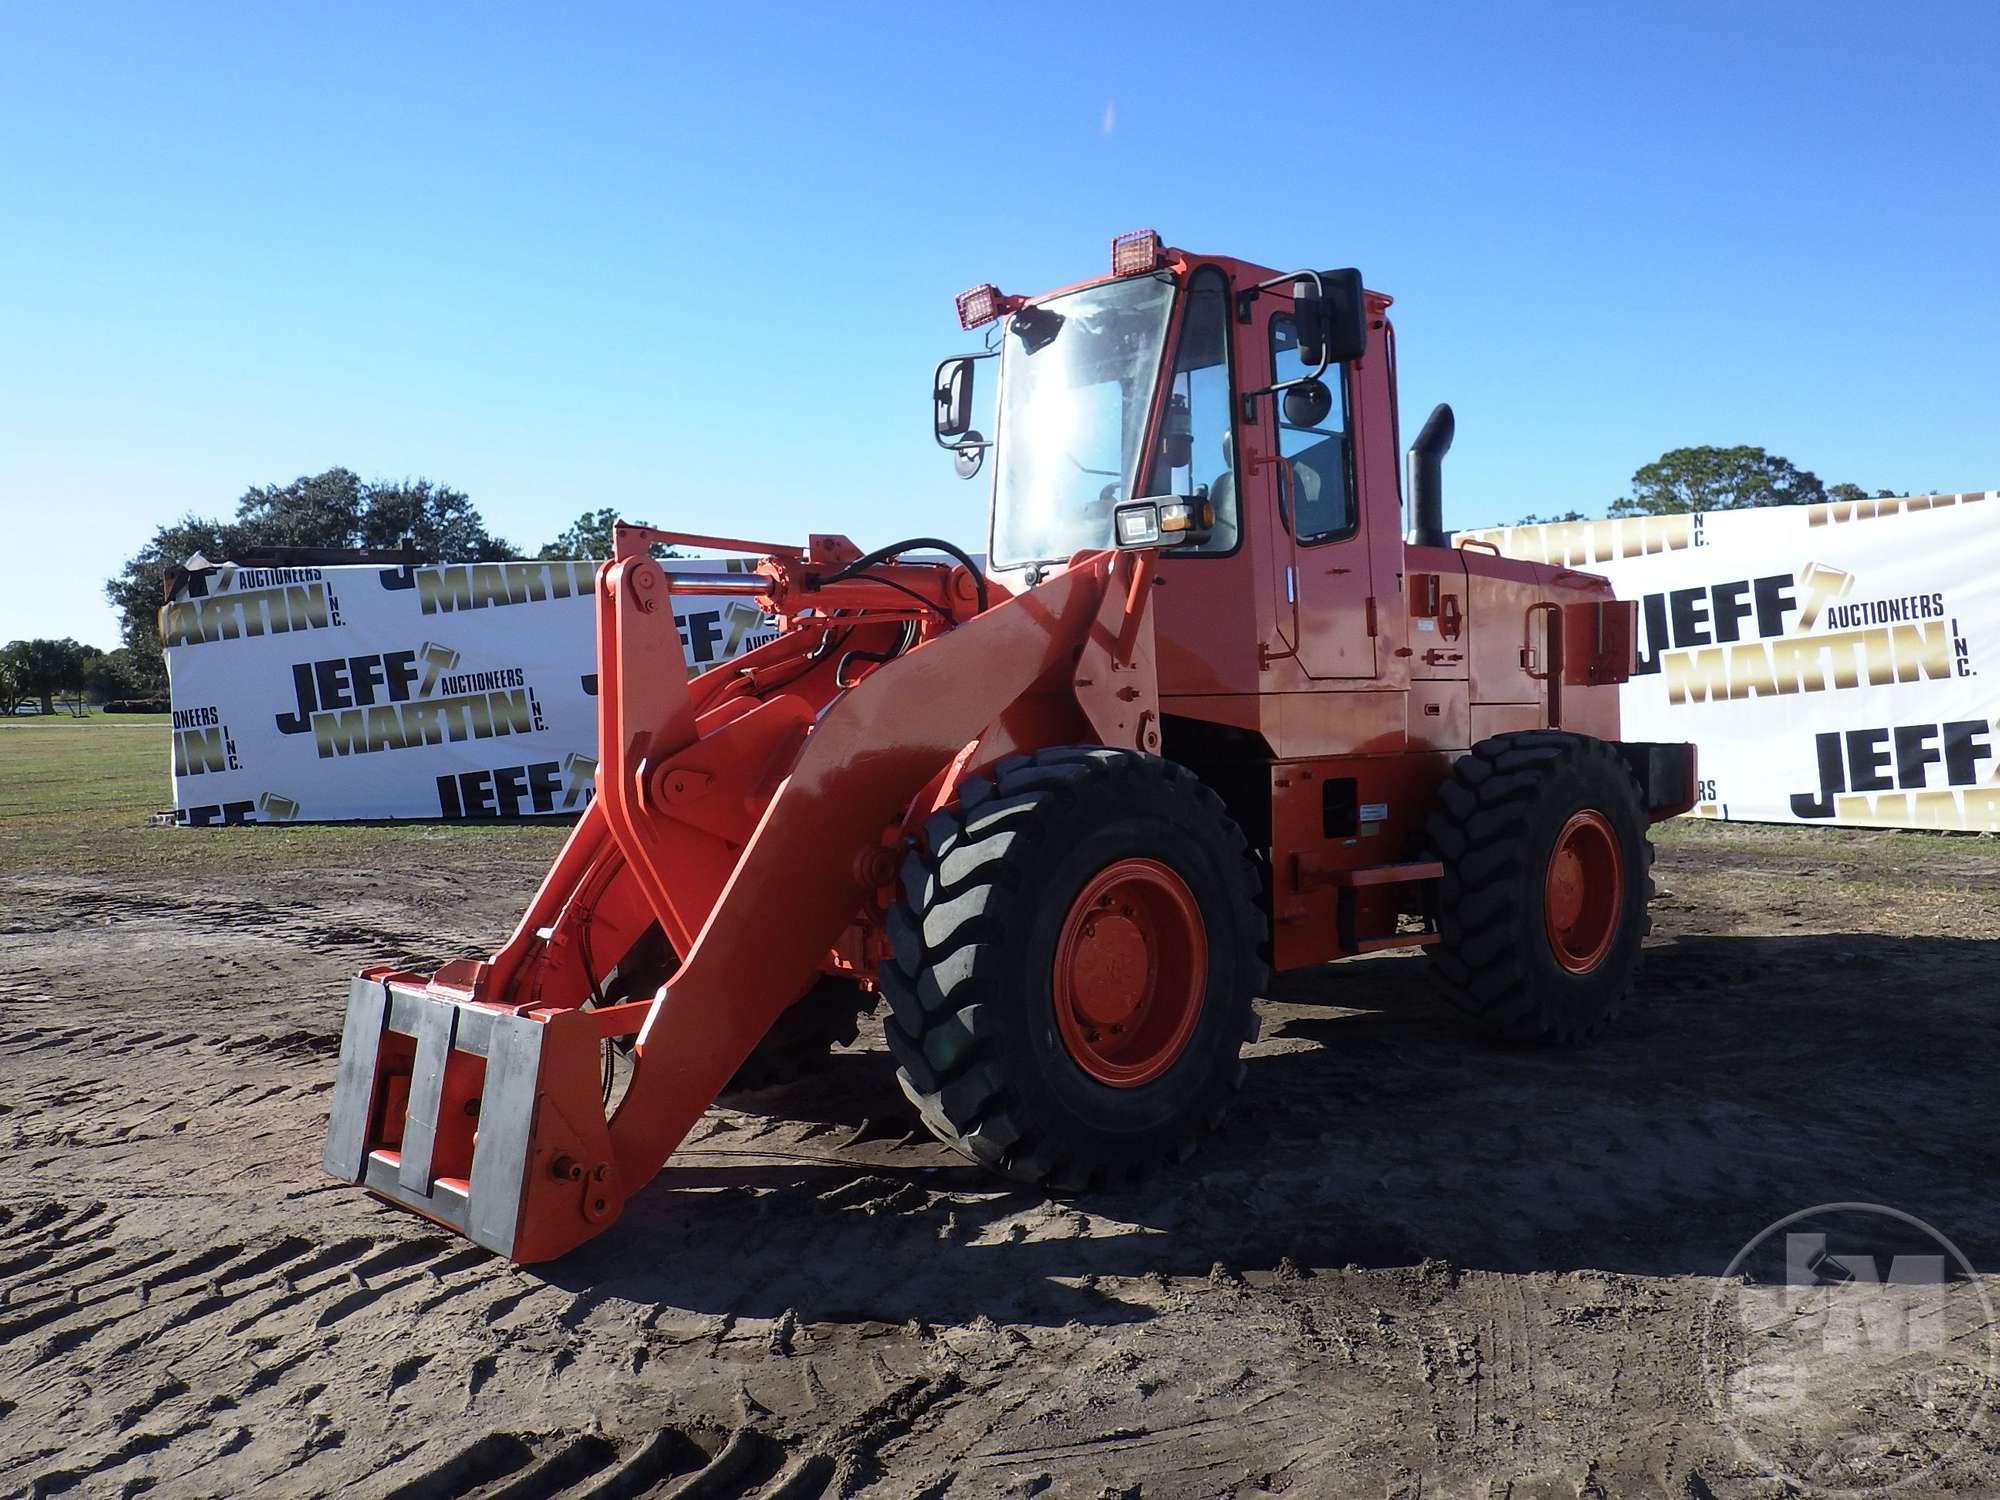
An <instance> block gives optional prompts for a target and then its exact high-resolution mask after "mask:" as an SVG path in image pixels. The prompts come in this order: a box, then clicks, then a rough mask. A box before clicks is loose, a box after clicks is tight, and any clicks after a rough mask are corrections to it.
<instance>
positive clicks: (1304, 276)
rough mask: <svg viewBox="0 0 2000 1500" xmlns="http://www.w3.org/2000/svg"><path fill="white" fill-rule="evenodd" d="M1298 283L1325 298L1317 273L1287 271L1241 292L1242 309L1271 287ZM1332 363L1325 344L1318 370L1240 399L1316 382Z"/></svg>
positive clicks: (1330, 350) (1331, 357)
mask: <svg viewBox="0 0 2000 1500" xmlns="http://www.w3.org/2000/svg"><path fill="white" fill-rule="evenodd" d="M1300 281H1311V282H1312V284H1313V295H1314V296H1316V297H1321V298H1323V297H1325V296H1326V283H1325V282H1323V281H1321V280H1320V279H1319V272H1317V271H1287V272H1286V273H1285V274H1284V275H1282V276H1273V277H1272V278H1271V279H1270V280H1269V281H1260V282H1258V283H1257V284H1256V285H1255V286H1253V287H1250V288H1248V289H1247V290H1245V291H1244V292H1242V293H1241V294H1240V297H1241V301H1242V304H1243V307H1244V308H1245V309H1246V311H1247V309H1248V308H1249V306H1250V304H1251V303H1252V302H1253V301H1255V300H1256V297H1257V294H1258V293H1259V292H1268V291H1269V290H1270V289H1271V288H1272V287H1274V286H1283V285H1285V284H1286V283H1287V282H1292V283H1297V282H1300ZM1332 363H1333V345H1332V344H1331V343H1327V344H1325V345H1323V346H1322V347H1321V349H1320V352H1319V368H1318V369H1317V370H1314V371H1313V372H1312V374H1310V375H1300V376H1297V377H1295V378H1294V379H1291V380H1281V381H1279V382H1278V383H1277V384H1276V385H1267V386H1264V387H1263V388H1262V389H1260V390H1255V391H1244V392H1242V393H1241V396H1242V399H1243V400H1245V401H1254V400H1256V399H1257V398H1258V397H1259V396H1270V395H1275V394H1276V393H1277V392H1279V391H1288V390H1290V389H1291V388H1292V387H1293V386H1295V385H1304V384H1305V383H1306V382H1307V381H1308V380H1318V379H1319V378H1320V377H1321V376H1322V375H1324V374H1325V373H1326V367H1327V366H1328V365H1330V364H1332Z"/></svg>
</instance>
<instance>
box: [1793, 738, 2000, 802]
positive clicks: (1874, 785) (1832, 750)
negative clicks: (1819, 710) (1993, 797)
mask: <svg viewBox="0 0 2000 1500" xmlns="http://www.w3.org/2000/svg"><path fill="white" fill-rule="evenodd" d="M1992 733H1993V725H1992V724H1991V723H1989V722H1988V721H1987V720H1985V719H1953V720H1947V721H1945V722H1942V723H1939V722H1931V723H1925V724H1894V725H1883V726H1880V727H1871V728H1866V729H1848V730H1838V729H1836V730H1829V731H1826V732H1824V733H1820V734H1816V735H1814V736H1813V753H1814V758H1815V759H1816V760H1817V762H1818V767H1819V787H1818V789H1817V790H1816V791H1811V792H1794V793H1793V794H1792V798H1791V804H1792V816H1793V817H1796V818H1831V817H1833V816H1835V815H1836V813H1838V812H1839V810H1840V809H1839V800H1838V799H1839V798H1841V797H1843V796H1847V795H1851V794H1856V793H1866V792H1887V791H1891V790H1895V791H1903V792H1926V791H1930V790H1931V789H1932V787H1933V780H1932V768H1933V767H1942V768H1943V770H1944V786H1945V788H1946V789H1950V788H1968V787H1975V786H1978V785H1979V784H1980V776H1981V774H1982V771H1983V769H1984V766H1983V763H1984V762H1987V761H1991V760H1992V759H1993V757H1994V750H1993V745H1992Z"/></svg>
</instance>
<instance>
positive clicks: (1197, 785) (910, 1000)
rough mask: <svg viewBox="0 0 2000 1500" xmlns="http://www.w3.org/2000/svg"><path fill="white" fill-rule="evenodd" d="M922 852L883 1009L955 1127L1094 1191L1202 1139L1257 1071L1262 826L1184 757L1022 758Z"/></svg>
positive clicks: (957, 1137)
mask: <svg viewBox="0 0 2000 1500" xmlns="http://www.w3.org/2000/svg"><path fill="white" fill-rule="evenodd" d="M926 834H927V842H928V845H929V847H928V848H921V849H917V850H913V851H912V852H911V853H910V855H909V856H908V857H907V859H906V860H905V862H904V865H903V869H902V878H901V895H900V899H899V900H898V901H897V902H896V904H895V905H894V906H893V907H892V908H891V910H890V913H889V933H890V938H891V940H892V942H893V945H894V949H895V956H894V959H893V961H892V962H890V963H889V964H886V965H884V966H883V969H882V973H881V979H880V984H881V989H882V992H883V994H884V995H885V996H886V997H887V999H888V1001H889V1004H890V1011H891V1013H890V1016H889V1018H888V1020H887V1022H886V1023H885V1027H884V1029H885V1032H886V1034H887V1037H888V1041H889V1046H890V1050H891V1051H892V1052H894V1054H895V1056H896V1061H897V1064H898V1068H897V1075H898V1078H899V1081H900V1082H901V1084H902V1086H903V1090H904V1092H905V1093H906V1094H908V1095H909V1096H910V1098H911V1100H912V1101H913V1102H914V1103H915V1104H916V1106H917V1108H918V1110H919V1111H920V1113H921V1114H922V1115H923V1118H924V1122H925V1123H926V1124H927V1125H928V1126H929V1127H930V1129H931V1130H932V1131H933V1132H934V1133H935V1134H936V1135H937V1136H938V1137H939V1138H940V1139H942V1140H944V1141H946V1142H947V1143H949V1144H951V1145H953V1146H955V1147H957V1148H958V1149H959V1150H960V1151H962V1152H964V1153H965V1154H966V1155H968V1156H970V1157H972V1158H973V1159H974V1160H976V1161H979V1162H982V1163H984V1164H985V1165H987V1166H989V1167H992V1168H994V1169H995V1170H997V1171H1000V1172H1002V1173H1004V1174H1006V1175H1007V1176H1010V1177H1015V1178H1018V1179H1021V1180H1023V1181H1028V1182H1038V1183H1047V1184H1049V1185H1050V1186H1053V1187H1057V1188H1063V1189H1081V1188H1086V1187H1089V1186H1093V1185H1095V1184H1097V1183H1100V1182H1104V1181H1108V1180H1120V1179H1122V1180H1130V1179H1132V1178H1135V1177H1137V1176H1139V1175H1140V1174H1141V1173H1143V1172H1144V1170H1145V1169H1146V1168H1147V1167H1149V1166H1150V1165H1152V1164H1153V1163H1155V1162H1157V1161H1160V1160H1163V1159H1167V1160H1171V1159H1176V1158H1178V1157H1181V1156H1184V1155H1185V1154H1186V1153H1187V1151H1188V1150H1190V1149H1191V1148H1192V1146H1193V1144H1194V1141H1195V1139H1196V1138H1197V1137H1198V1136H1199V1135H1200V1133H1201V1132H1202V1131H1204V1130H1208V1129H1212V1128H1213V1127H1214V1126H1215V1125H1216V1124H1218V1123H1219V1122H1220V1120H1221V1118H1222V1114H1223V1111H1224V1109H1225V1108H1226V1107H1227V1105H1228V1103H1229V1101H1230V1100H1231V1098H1233V1097H1234V1095H1235V1093H1236V1091H1237V1089H1238V1088H1240V1087H1241V1084H1242V1078H1243V1064H1242V1062H1241V1060H1240V1058H1239V1056H1238V1053H1239V1051H1240V1050H1241V1048H1242V1045H1243V1043H1244V1042H1245V1041H1247V1040H1249V1039H1251V1038H1252V1037H1253V1036H1254V1035H1255V1031H1256V1021H1255V1014H1254V1012H1253V1011H1252V1009H1251V1002H1252V1000H1253V999H1254V998H1255V996H1256V994H1257V992H1258V990H1259V989H1260V988H1261V987H1262V985H1263V982H1264V978H1265V969H1264V965H1263V962H1262V959H1261V957H1260V953H1261V951H1262V947H1263V942H1264V921H1263V917H1262V915H1261V913H1260V912H1259V911H1258V909H1257V905H1256V899H1255V898H1256V893H1257V889H1258V885H1257V874H1256V870H1255V868H1254V867H1253V866H1252V865H1251V863H1250V861H1249V859H1248V857H1247V855H1246V852H1245V846H1244V839H1243V834H1242V831H1241V830H1240V829H1238V828H1237V826H1236V824H1235V822H1234V821H1233V820H1231V819H1230V817H1229V815H1228V814H1227V813H1226V812H1225V811H1224V810H1223V806H1222V802H1221V799H1220V798H1218V797H1217V796H1216V795H1215V793H1214V792H1213V791H1211V790H1210V789H1208V788H1207V787H1205V786H1203V785H1202V784H1201V782H1200V781H1199V780H1198V779H1197V778H1196V777H1195V776H1194V775H1193V774H1192V773H1191V772H1189V771H1188V770H1186V769H1185V768H1184V767H1181V766H1178V765H1175V764H1174V763H1172V762H1170V761H1166V760H1162V759H1160V758H1159V757H1157V756H1151V755H1141V754H1138V753H1136V752H1132V751H1124V750H1109V749H1103V748H1098V747H1076V748H1065V749H1055V750H1045V751H1042V752H1040V753H1038V754H1035V755H1030V756H1019V757H1016V758H1014V759H1011V760H1008V761H1004V762H1002V763H1001V764H1000V766H999V767H998V768H997V769H996V772H995V775H994V777H993V779H992V780H991V781H987V780H984V779H981V780H978V781H974V782H971V783H969V784H968V785H967V787H966V789H965V791H964V793H963V795H962V797H961V801H960V804H959V806H957V807H955V808H952V809H949V810H947V811H945V812H942V813H939V814H938V815H937V816H936V817H934V818H933V819H932V820H931V824H930V826H929V827H928V828H927V830H926Z"/></svg>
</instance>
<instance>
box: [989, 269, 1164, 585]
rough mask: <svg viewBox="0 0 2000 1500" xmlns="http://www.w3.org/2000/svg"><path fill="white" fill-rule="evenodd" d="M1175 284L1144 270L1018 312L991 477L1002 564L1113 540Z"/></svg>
mask: <svg viewBox="0 0 2000 1500" xmlns="http://www.w3.org/2000/svg"><path fill="white" fill-rule="evenodd" d="M1173 299H1174V286H1173V281H1172V279H1171V278H1170V277H1167V276H1165V275H1155V276H1139V277H1133V278H1131V279H1128V280H1125V281H1114V282H1108V283H1106V284H1105V285H1103V286H1094V287H1086V288H1084V289H1083V290H1082V291H1076V292H1069V293H1066V294H1065V295H1063V296H1060V297H1051V298H1050V299H1049V300H1048V301H1046V302H1041V303H1038V304H1036V305H1035V306H1034V307H1032V308H1026V309H1023V310H1022V311H1021V312H1019V313H1016V314H1015V315H1014V317H1013V318H1012V319H1011V320H1010V321H1009V324H1008V328H1007V332H1006V334H1005V335H1003V346H1002V352H1001V356H1000V365H1001V371H1000V412H999V431H998V433H997V438H998V444H997V448H996V452H995V459H996V463H995V469H994V479H993V486H994V488H993V560H994V564H995V566H998V567H1019V566H1021V565H1023V564H1025V563H1034V562H1062V561H1066V560H1067V559H1068V558H1069V557H1070V556H1071V555H1072V554H1073V553H1077V552H1082V551H1087V550H1092V549H1096V548H1100V547H1109V546H1110V545H1111V541H1112V538H1111V512H1112V508H1113V507H1114V506H1116V505H1117V504H1118V502H1119V501H1120V500H1123V499H1125V498H1126V497H1127V496H1128V495H1130V494H1131V492H1132V475H1133V472H1134V471H1135V470H1136V469H1137V467H1138V462H1139V445H1140V443H1141V442H1142V441H1143V440H1144V438H1145V428H1146V418H1147V416H1148V414H1149V412H1150V410H1151V407H1152V400H1153V389H1154V381H1155V379H1156V378H1157V377H1158V375H1159V369H1160V351H1161V347H1162V345H1163V344H1164V343H1165V341H1166V332H1167V313H1168V311H1169V309H1170V308H1171V307H1172V305H1173Z"/></svg>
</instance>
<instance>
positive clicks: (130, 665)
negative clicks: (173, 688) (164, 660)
mask: <svg viewBox="0 0 2000 1500" xmlns="http://www.w3.org/2000/svg"><path fill="white" fill-rule="evenodd" d="M156 659H157V658H156ZM145 661H146V658H145V656H144V655H143V654H142V653H140V652H137V651H134V650H133V649H132V648H131V647H130V646H120V647H118V648H117V649H116V650H115V651H105V652H102V653H100V654H99V655H97V656H95V657H93V658H91V660H90V662H89V664H88V665H87V666H86V667H85V668H84V686H86V687H87V688H89V690H90V692H91V695H92V696H93V697H95V698H96V699H97V701H98V702H99V703H110V702H112V701H113V700H115V699H119V698H159V697H164V696H165V695H166V691H167V681H166V676H165V674H164V673H162V674H161V675H160V676H158V677H152V676H149V675H148V674H147V672H146V669H145V665H144V664H145Z"/></svg>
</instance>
